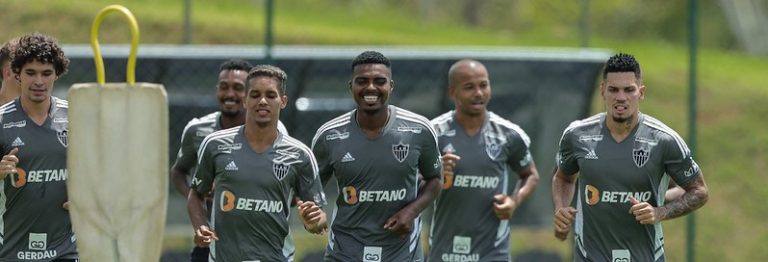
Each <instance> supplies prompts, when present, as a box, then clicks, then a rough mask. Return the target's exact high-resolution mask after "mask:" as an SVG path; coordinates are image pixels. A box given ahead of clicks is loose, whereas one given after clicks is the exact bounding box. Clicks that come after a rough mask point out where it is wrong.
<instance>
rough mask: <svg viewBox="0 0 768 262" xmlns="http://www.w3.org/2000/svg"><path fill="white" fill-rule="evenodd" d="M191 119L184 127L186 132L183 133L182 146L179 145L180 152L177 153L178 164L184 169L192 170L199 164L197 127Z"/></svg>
mask: <svg viewBox="0 0 768 262" xmlns="http://www.w3.org/2000/svg"><path fill="white" fill-rule="evenodd" d="M193 121H195V120H194V119H193V120H192V121H190V122H189V123H188V124H187V126H186V127H185V128H184V132H183V133H182V134H181V146H180V147H179V153H178V154H177V155H176V164H175V165H176V166H177V167H180V168H182V169H186V170H190V169H192V167H194V166H195V164H197V150H195V143H194V138H195V135H196V134H195V130H194V129H195V128H194V127H193V126H192V122H193Z"/></svg>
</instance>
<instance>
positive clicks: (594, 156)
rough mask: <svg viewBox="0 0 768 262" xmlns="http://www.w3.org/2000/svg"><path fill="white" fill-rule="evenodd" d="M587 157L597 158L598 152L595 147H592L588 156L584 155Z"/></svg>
mask: <svg viewBox="0 0 768 262" xmlns="http://www.w3.org/2000/svg"><path fill="white" fill-rule="evenodd" d="M584 158H586V159H597V154H596V153H595V150H594V149H590V150H589V152H588V153H587V155H586V156H584Z"/></svg>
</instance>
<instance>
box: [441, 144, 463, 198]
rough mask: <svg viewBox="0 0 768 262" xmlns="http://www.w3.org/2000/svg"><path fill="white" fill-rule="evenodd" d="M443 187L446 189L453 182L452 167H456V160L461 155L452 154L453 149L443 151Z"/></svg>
mask: <svg viewBox="0 0 768 262" xmlns="http://www.w3.org/2000/svg"><path fill="white" fill-rule="evenodd" d="M442 160H443V189H448V188H450V187H451V185H452V184H453V169H454V168H456V161H459V160H461V157H460V156H458V155H456V154H454V153H453V150H446V151H445V152H443V156H442Z"/></svg>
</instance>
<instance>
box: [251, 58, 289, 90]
mask: <svg viewBox="0 0 768 262" xmlns="http://www.w3.org/2000/svg"><path fill="white" fill-rule="evenodd" d="M260 76H266V77H272V78H274V79H277V81H279V82H280V83H279V84H280V86H279V88H278V89H279V90H280V95H285V82H286V81H288V74H286V73H285V71H283V69H280V68H279V67H276V66H273V65H256V66H254V67H253V68H251V71H250V72H248V79H247V80H246V82H248V88H249V89H250V82H251V79H253V78H256V77H260Z"/></svg>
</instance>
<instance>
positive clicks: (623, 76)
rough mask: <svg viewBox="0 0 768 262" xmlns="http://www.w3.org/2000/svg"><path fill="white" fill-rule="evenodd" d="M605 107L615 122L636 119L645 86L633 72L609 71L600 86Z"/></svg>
mask: <svg viewBox="0 0 768 262" xmlns="http://www.w3.org/2000/svg"><path fill="white" fill-rule="evenodd" d="M600 94H601V95H602V96H603V101H604V102H605V109H606V111H607V113H608V115H609V116H611V118H612V119H613V121H614V122H617V123H623V122H626V121H629V120H632V119H634V118H635V117H636V116H637V115H638V112H640V100H643V98H644V95H645V86H644V85H642V84H640V83H639V81H638V79H636V78H635V74H634V73H633V72H616V73H608V74H607V75H606V77H605V80H604V81H603V83H602V86H601V88H600Z"/></svg>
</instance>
